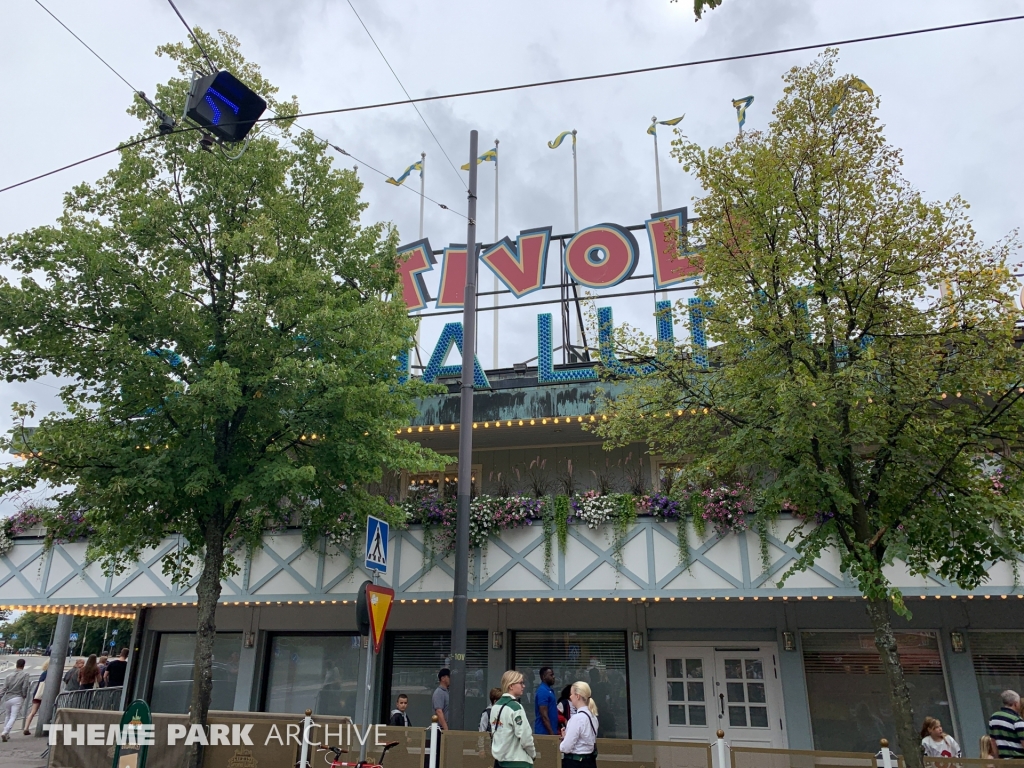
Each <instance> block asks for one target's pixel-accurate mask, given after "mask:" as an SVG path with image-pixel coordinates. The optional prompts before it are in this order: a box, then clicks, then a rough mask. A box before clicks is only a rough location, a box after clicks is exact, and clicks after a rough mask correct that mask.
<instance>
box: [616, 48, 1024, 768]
mask: <svg viewBox="0 0 1024 768" xmlns="http://www.w3.org/2000/svg"><path fill="white" fill-rule="evenodd" d="M836 58H837V54H836V52H835V51H833V50H830V51H827V52H826V53H824V54H823V55H822V56H821V57H820V58H819V59H818V60H817V61H816V62H814V63H812V64H811V65H809V66H806V67H797V68H794V69H792V70H791V71H790V72H789V73H787V74H786V76H785V78H784V80H785V94H784V96H783V98H782V99H781V100H780V101H779V102H778V104H777V105H776V106H775V109H774V112H773V119H772V121H771V124H770V125H769V128H768V130H767V131H765V132H759V131H746V132H744V133H743V134H742V135H741V136H739V137H738V138H736V139H735V140H733V141H730V142H729V143H728V144H726V145H724V146H721V147H710V148H706V149H705V148H701V147H699V146H697V145H696V144H694V143H692V142H690V141H689V140H687V139H686V138H685V137H680V138H677V139H676V140H675V141H674V142H673V155H674V156H675V157H676V158H677V159H678V160H679V161H680V162H681V163H682V164H683V166H684V167H685V168H686V169H687V170H691V171H693V172H694V173H695V175H696V177H697V181H698V183H699V185H700V186H701V187H702V188H703V189H704V190H706V192H705V194H704V196H703V197H701V198H700V199H698V200H697V202H696V204H695V206H694V213H696V215H697V216H698V217H699V220H698V222H697V224H696V226H695V227H694V230H693V232H692V233H691V234H690V235H689V240H688V242H687V244H686V245H687V247H688V249H689V250H691V251H692V250H698V251H699V254H700V256H699V258H700V260H701V262H702V266H703V272H704V274H703V276H702V278H701V280H700V284H699V289H698V291H697V295H698V296H699V297H700V298H701V299H702V300H704V302H705V306H706V307H707V309H706V311H705V316H706V332H707V337H708V339H709V340H710V343H711V344H712V345H713V347H712V349H711V351H710V355H709V357H710V366H707V367H706V366H705V365H703V364H702V361H700V360H698V359H697V355H695V352H696V351H697V350H696V349H695V348H694V347H693V346H691V344H690V342H689V341H688V340H685V341H682V342H680V343H679V344H678V345H677V347H676V348H675V349H674V350H664V349H661V350H659V349H658V348H657V345H656V344H655V342H654V340H652V339H650V338H648V337H644V336H642V335H641V334H637V333H635V332H632V331H628V330H627V329H623V330H622V331H621V332H620V334H619V335H618V337H617V343H618V345H619V346H620V348H621V349H622V351H621V353H620V354H621V356H622V357H624V358H625V357H629V356H632V357H633V358H634V359H635V358H645V359H649V360H651V362H652V363H653V364H654V365H655V367H656V371H655V373H654V374H652V375H650V376H646V377H641V378H639V379H634V380H632V381H629V382H627V383H626V385H625V386H626V392H625V394H623V395H622V396H620V397H618V398H617V400H616V401H615V402H612V401H611V400H609V399H607V398H605V399H604V401H603V403H602V410H603V411H604V412H605V413H606V414H607V415H608V417H609V421H607V422H603V423H602V424H601V426H600V433H601V434H602V435H603V437H604V438H605V439H606V440H607V441H608V442H609V443H610V444H612V445H627V444H631V443H633V442H635V441H637V440H642V441H645V442H646V443H647V444H648V445H649V446H650V448H651V449H652V451H654V452H657V453H660V454H662V455H663V456H665V458H666V460H668V461H672V462H678V463H679V464H680V465H681V466H684V467H685V468H686V469H685V474H686V475H687V478H686V479H692V478H695V477H706V478H712V479H713V480H714V482H715V484H720V483H724V482H744V483H746V484H747V485H748V486H749V487H751V488H756V489H760V492H761V494H762V496H761V504H760V509H759V511H758V512H757V517H758V519H757V520H756V523H755V525H756V526H757V528H758V533H759V536H760V537H761V542H762V543H761V546H762V558H763V559H766V551H767V550H766V538H765V537H766V536H767V530H768V526H769V525H770V524H771V523H772V521H773V520H774V518H775V516H776V515H777V514H778V512H779V510H781V509H783V508H786V509H788V510H790V511H794V512H795V513H797V514H798V515H799V516H800V518H801V519H802V520H803V521H804V522H803V524H802V525H800V526H799V527H798V528H797V529H796V530H795V531H793V532H792V533H791V534H790V535H789V541H790V542H792V543H794V545H795V549H796V550H797V552H798V553H799V559H798V560H797V561H796V562H795V563H794V564H793V565H792V566H791V567H790V569H789V570H788V571H787V572H786V573H785V574H783V576H782V580H783V581H784V580H785V578H786V577H788V576H789V575H791V574H793V573H795V572H799V571H803V570H805V569H807V568H810V567H811V566H812V565H813V564H814V563H815V561H816V560H817V559H818V558H819V557H820V556H821V555H822V554H823V553H824V551H825V550H826V549H832V550H835V551H837V552H838V554H839V557H840V559H841V564H842V568H843V570H844V571H845V572H846V573H848V574H849V575H850V576H851V577H852V579H853V580H854V581H855V583H856V584H857V585H858V587H859V589H860V591H861V592H862V593H863V595H864V596H865V597H867V598H868V603H867V605H868V613H869V615H870V618H871V621H872V623H873V625H874V628H875V635H876V643H877V645H878V647H879V650H880V652H881V653H882V662H883V665H885V668H886V672H887V675H888V676H889V679H890V681H892V685H891V688H892V690H891V701H892V705H893V712H894V715H893V718H894V722H895V724H896V730H897V733H898V735H899V738H900V744H901V748H902V749H903V752H904V754H905V755H908V764H909V765H911V766H918V765H920V756H919V753H918V751H917V747H916V742H917V737H916V734H915V731H914V719H913V713H912V708H911V705H910V699H909V694H907V692H906V691H907V689H906V685H905V684H904V683H903V671H902V668H901V667H900V665H899V657H898V653H896V651H895V645H894V641H892V642H890V640H891V637H892V627H891V621H890V619H889V606H890V605H891V606H892V607H893V609H894V610H896V611H897V612H900V613H903V614H907V613H908V610H907V607H906V605H905V604H904V601H903V598H902V595H901V594H900V592H899V590H898V589H897V588H896V587H895V586H894V585H893V584H892V583H891V582H890V581H889V580H888V579H887V577H886V576H885V574H884V572H883V568H884V566H886V565H888V564H889V563H891V562H892V561H893V560H894V559H897V558H898V559H899V560H902V561H903V562H905V563H906V564H907V566H908V568H909V570H910V571H911V572H912V573H913V574H915V575H925V574H929V573H935V574H937V575H938V576H939V577H941V578H943V579H946V580H948V581H949V582H951V583H953V584H956V585H957V586H959V587H960V588H963V589H967V590H969V589H973V588H975V587H977V586H978V585H979V584H981V583H983V582H984V581H986V580H987V579H988V569H989V567H990V564H991V563H992V562H994V561H1000V560H1010V561H1013V560H1015V559H1016V558H1017V557H1018V556H1019V554H1020V553H1021V551H1022V550H1024V515H1022V511H1024V510H1022V505H1021V501H1022V497H1024V463H1022V462H1021V459H1020V455H1021V454H1020V447H1021V442H1022V437H1024V419H1022V416H1024V381H1022V378H1021V377H1022V374H1024V354H1022V352H1021V349H1020V348H1019V346H1018V343H1017V342H1018V340H1017V333H1016V330H1015V322H1016V320H1017V318H1018V311H1017V310H1016V308H1015V306H1014V298H1015V294H1016V293H1017V290H1018V288H1019V286H1018V285H1017V283H1016V281H1015V280H1014V279H1013V278H1012V276H1011V274H1010V272H1011V270H1010V261H1011V258H1012V256H1013V254H1014V252H1015V251H1016V250H1017V248H1018V243H1017V241H1016V239H1015V235H1013V236H1010V237H1008V238H1007V239H1005V240H1004V241H1002V242H999V243H997V244H996V245H994V246H984V245H982V244H981V243H980V242H978V240H977V238H976V236H975V233H974V230H973V227H972V225H971V222H970V219H969V218H968V215H967V209H968V207H967V205H966V204H965V203H964V202H963V201H962V200H961V199H960V198H958V197H954V198H953V199H951V200H949V201H947V202H944V203H932V202H928V201H926V200H924V199H922V197H921V195H920V193H919V192H918V191H917V190H915V189H914V188H913V187H912V186H911V185H910V183H909V182H908V181H906V180H905V179H904V178H903V177H902V175H901V172H900V169H901V165H902V158H901V155H900V152H899V150H898V149H896V148H895V147H893V146H891V145H889V144H887V143H886V141H885V138H884V136H883V134H882V128H881V125H880V123H879V120H878V116H877V113H876V109H877V105H878V99H877V98H876V97H874V96H872V95H870V94H869V93H866V92H863V91H858V90H855V89H850V88H849V87H848V86H849V84H850V82H851V80H852V76H837V75H836V72H835V65H836ZM677 312H679V314H683V313H684V312H685V307H683V306H678V308H677ZM699 519H700V517H699V516H696V515H695V516H694V522H695V523H696V522H697V521H698V520H699Z"/></svg>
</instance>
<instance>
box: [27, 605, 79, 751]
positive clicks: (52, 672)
mask: <svg viewBox="0 0 1024 768" xmlns="http://www.w3.org/2000/svg"><path fill="white" fill-rule="evenodd" d="M74 620H75V617H74V616H72V615H71V614H70V613H61V614H59V615H58V616H57V627H56V629H54V632H53V645H52V646H50V666H49V667H48V668H47V670H46V685H45V686H44V687H43V703H42V704H40V705H39V720H38V721H37V722H36V736H42V735H43V733H44V731H43V726H44V725H49V724H50V723H52V722H53V716H54V706H55V705H56V703H57V694H58V693H60V683H61V680H62V679H63V678H64V662H65V661H66V660H67V656H68V643H69V641H70V640H71V624H72V623H73V622H74Z"/></svg>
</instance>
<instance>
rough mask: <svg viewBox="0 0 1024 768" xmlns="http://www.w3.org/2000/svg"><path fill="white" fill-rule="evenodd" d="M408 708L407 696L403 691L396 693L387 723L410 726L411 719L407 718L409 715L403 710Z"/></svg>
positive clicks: (400, 726)
mask: <svg viewBox="0 0 1024 768" xmlns="http://www.w3.org/2000/svg"><path fill="white" fill-rule="evenodd" d="M408 708H409V697H408V696H406V695H405V694H404V693H400V694H398V698H397V699H395V708H394V709H392V710H391V717H390V718H388V725H394V726H396V727H398V728H412V721H411V720H409V715H408V714H407V713H406V711H405V710H407V709H408Z"/></svg>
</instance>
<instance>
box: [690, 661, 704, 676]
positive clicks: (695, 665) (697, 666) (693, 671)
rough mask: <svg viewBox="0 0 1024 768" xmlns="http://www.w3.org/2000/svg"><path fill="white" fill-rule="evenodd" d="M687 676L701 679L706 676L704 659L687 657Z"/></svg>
mask: <svg viewBox="0 0 1024 768" xmlns="http://www.w3.org/2000/svg"><path fill="white" fill-rule="evenodd" d="M686 676H687V677H689V678H691V679H693V678H696V679H698V680H701V679H703V678H704V659H687V660H686Z"/></svg>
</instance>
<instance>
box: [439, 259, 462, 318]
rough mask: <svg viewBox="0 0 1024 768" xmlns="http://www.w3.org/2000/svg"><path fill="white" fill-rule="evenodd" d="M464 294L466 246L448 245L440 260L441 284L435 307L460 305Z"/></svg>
mask: <svg viewBox="0 0 1024 768" xmlns="http://www.w3.org/2000/svg"><path fill="white" fill-rule="evenodd" d="M465 295H466V246H464V245H449V246H448V247H447V248H445V249H444V260H443V261H442V262H441V286H440V288H439V289H438V291H437V307H438V308H439V309H440V308H441V307H446V308H449V309H451V308H453V307H461V306H462V304H463V302H464V301H465Z"/></svg>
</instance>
